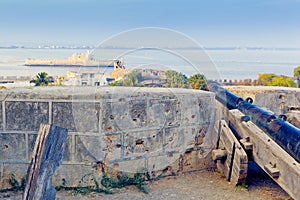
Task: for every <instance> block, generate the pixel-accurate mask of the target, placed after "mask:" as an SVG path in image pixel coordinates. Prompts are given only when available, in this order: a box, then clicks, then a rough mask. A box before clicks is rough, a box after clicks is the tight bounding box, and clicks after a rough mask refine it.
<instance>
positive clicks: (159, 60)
mask: <svg viewBox="0 0 300 200" xmlns="http://www.w3.org/2000/svg"><path fill="white" fill-rule="evenodd" d="M86 51H87V50H84V49H26V48H17V49H0V76H4V77H5V76H30V77H33V76H34V75H36V74H37V73H38V72H42V71H44V72H47V73H48V74H49V75H51V76H64V75H66V73H67V72H68V71H81V70H89V69H83V68H77V67H27V66H24V62H25V59H26V58H35V59H67V58H68V57H70V56H71V55H72V54H74V53H81V52H86ZM114 51H115V52H117V53H118V51H119V52H120V54H119V55H118V57H117V58H121V57H122V58H124V65H125V66H126V67H127V68H147V67H149V68H152V67H154V68H158V69H172V70H176V71H180V72H182V73H184V74H186V75H187V76H190V75H193V74H195V73H202V72H203V73H204V74H205V75H207V76H208V77H209V78H210V79H227V80H236V79H237V80H240V79H246V78H250V79H257V77H258V74H259V73H274V74H277V75H286V76H293V69H294V68H295V67H297V66H299V65H300V50H270V49H269V50H265V49H255V50H246V49H228V50H224V49H214V50H204V51H202V52H200V51H199V50H193V49H191V50H186V51H185V53H183V54H184V55H180V53H178V52H177V53H176V52H175V53H170V52H166V51H160V50H153V49H152V50H143V51H135V52H129V53H128V52H125V53H124V50H116V49H114ZM92 52H93V51H92ZM204 54H205V55H206V56H204ZM113 55H116V54H113ZM97 56H100V57H101V55H95V57H97ZM114 58H116V57H114ZM114 58H105V59H114ZM99 70H100V71H103V72H105V73H106V74H107V75H109V73H110V72H111V71H112V68H99Z"/></svg>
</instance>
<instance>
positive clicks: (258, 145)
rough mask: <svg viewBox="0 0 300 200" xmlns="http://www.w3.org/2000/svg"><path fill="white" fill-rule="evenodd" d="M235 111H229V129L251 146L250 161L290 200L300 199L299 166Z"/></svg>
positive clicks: (263, 133)
mask: <svg viewBox="0 0 300 200" xmlns="http://www.w3.org/2000/svg"><path fill="white" fill-rule="evenodd" d="M242 116H244V114H243V113H241V112H240V111H239V110H237V109H233V110H230V111H229V114H228V123H229V127H230V128H231V129H233V130H234V132H235V133H236V136H237V137H238V138H241V139H243V138H249V139H247V140H248V141H249V142H251V143H252V144H253V145H252V159H253V160H254V161H255V162H256V163H257V164H258V165H259V166H260V167H261V168H262V169H263V170H264V171H265V172H266V173H267V174H268V175H269V176H270V177H271V178H272V179H273V180H274V181H275V182H276V183H278V185H280V186H281V188H282V189H284V190H285V191H286V192H287V193H288V194H289V195H290V196H291V197H292V198H294V199H300V184H299V183H300V164H299V162H297V161H296V160H295V159H294V158H293V157H292V156H290V155H289V154H288V153H287V152H286V151H285V150H284V149H283V148H281V147H280V146H279V145H278V144H277V143H276V142H275V141H274V140H272V139H271V138H270V137H269V136H268V135H267V134H266V133H265V132H263V131H262V130H261V129H259V128H258V127H257V126H256V125H255V124H254V123H252V122H251V121H248V122H245V121H240V119H241V117H242Z"/></svg>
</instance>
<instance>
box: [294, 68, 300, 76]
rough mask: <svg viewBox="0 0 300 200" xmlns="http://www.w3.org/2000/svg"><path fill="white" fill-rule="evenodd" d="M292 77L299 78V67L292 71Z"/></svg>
mask: <svg viewBox="0 0 300 200" xmlns="http://www.w3.org/2000/svg"><path fill="white" fill-rule="evenodd" d="M294 77H295V78H300V66H298V67H296V68H295V69H294Z"/></svg>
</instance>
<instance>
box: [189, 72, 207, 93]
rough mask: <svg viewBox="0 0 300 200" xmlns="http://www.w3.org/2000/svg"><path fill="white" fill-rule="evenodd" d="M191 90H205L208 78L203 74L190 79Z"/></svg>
mask: <svg viewBox="0 0 300 200" xmlns="http://www.w3.org/2000/svg"><path fill="white" fill-rule="evenodd" d="M188 83H189V88H191V89H197V90H199V89H200V90H204V89H205V88H206V78H205V76H204V75H203V74H195V75H193V76H190V78H189V79H188Z"/></svg>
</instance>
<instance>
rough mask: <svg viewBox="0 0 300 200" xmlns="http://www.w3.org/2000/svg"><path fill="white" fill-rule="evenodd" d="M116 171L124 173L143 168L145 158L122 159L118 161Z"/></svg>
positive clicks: (144, 166)
mask: <svg viewBox="0 0 300 200" xmlns="http://www.w3.org/2000/svg"><path fill="white" fill-rule="evenodd" d="M118 165H119V167H118V171H121V172H125V173H136V172H140V171H142V170H143V169H145V168H146V167H147V166H146V160H145V159H144V158H141V159H132V160H124V161H122V162H118Z"/></svg>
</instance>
